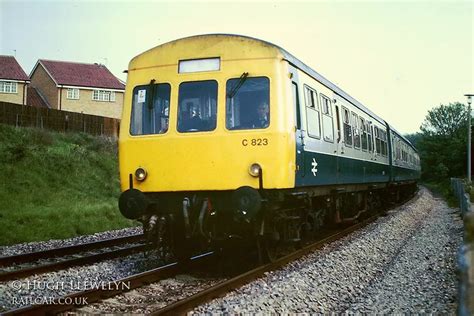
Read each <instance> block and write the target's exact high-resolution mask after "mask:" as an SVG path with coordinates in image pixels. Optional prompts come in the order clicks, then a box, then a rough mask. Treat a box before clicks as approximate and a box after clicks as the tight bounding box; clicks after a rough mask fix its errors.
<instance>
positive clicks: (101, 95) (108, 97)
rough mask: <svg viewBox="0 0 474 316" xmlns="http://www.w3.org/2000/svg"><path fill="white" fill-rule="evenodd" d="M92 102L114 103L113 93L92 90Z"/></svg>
mask: <svg viewBox="0 0 474 316" xmlns="http://www.w3.org/2000/svg"><path fill="white" fill-rule="evenodd" d="M92 100H94V101H105V102H115V92H114V91H106V90H94V93H93V94H92Z"/></svg>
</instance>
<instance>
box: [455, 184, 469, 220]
mask: <svg viewBox="0 0 474 316" xmlns="http://www.w3.org/2000/svg"><path fill="white" fill-rule="evenodd" d="M451 188H452V189H453V192H454V195H455V196H456V198H457V199H458V201H459V208H460V209H461V216H462V217H464V216H465V215H466V214H467V213H469V212H471V200H470V198H469V194H468V193H466V190H465V189H464V183H463V182H462V180H461V179H457V178H451Z"/></svg>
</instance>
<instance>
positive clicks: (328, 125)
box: [321, 95, 334, 142]
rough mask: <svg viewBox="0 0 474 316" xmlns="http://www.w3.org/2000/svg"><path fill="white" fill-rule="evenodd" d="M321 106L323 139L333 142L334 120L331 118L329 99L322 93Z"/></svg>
mask: <svg viewBox="0 0 474 316" xmlns="http://www.w3.org/2000/svg"><path fill="white" fill-rule="evenodd" d="M321 107H322V112H323V134H324V140H325V141H328V142H334V122H333V119H332V109H331V101H330V100H329V99H328V98H327V97H325V96H324V95H321Z"/></svg>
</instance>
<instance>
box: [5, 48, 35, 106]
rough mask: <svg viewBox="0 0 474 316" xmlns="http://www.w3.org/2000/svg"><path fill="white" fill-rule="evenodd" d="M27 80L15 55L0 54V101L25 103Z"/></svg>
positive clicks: (28, 80)
mask: <svg viewBox="0 0 474 316" xmlns="http://www.w3.org/2000/svg"><path fill="white" fill-rule="evenodd" d="M29 82H30V79H29V78H28V76H27V75H26V73H25V72H24V71H23V69H22V68H21V66H20V64H18V62H17V61H16V59H15V57H13V56H4V55H0V101H3V102H10V103H17V104H26V97H27V94H28V92H27V86H28V83H29Z"/></svg>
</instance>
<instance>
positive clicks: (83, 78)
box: [39, 59, 125, 90]
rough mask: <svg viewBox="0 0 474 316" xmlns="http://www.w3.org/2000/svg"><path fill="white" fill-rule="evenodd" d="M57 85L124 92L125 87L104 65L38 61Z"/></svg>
mask: <svg viewBox="0 0 474 316" xmlns="http://www.w3.org/2000/svg"><path fill="white" fill-rule="evenodd" d="M39 63H41V64H42V65H43V66H44V67H45V68H46V70H47V71H48V72H49V74H50V75H51V76H52V77H53V79H54V81H56V83H57V84H59V85H69V86H80V87H93V88H105V89H120V90H124V89H125V86H124V85H123V84H122V83H121V82H120V81H119V80H118V79H117V77H115V76H114V75H113V74H112V73H111V72H110V71H109V70H108V69H107V67H105V66H104V65H100V64H83V63H73V62H66V61H55V60H45V59H40V60H39Z"/></svg>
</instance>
